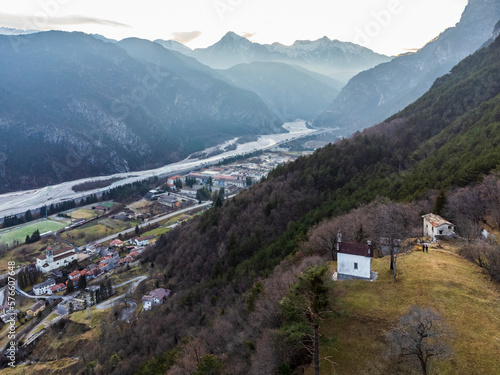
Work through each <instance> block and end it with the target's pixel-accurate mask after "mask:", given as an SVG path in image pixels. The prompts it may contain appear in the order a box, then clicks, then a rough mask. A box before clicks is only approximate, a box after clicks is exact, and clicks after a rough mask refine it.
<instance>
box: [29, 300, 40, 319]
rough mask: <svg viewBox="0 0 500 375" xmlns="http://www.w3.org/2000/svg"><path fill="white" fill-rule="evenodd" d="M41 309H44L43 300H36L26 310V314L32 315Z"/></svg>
mask: <svg viewBox="0 0 500 375" xmlns="http://www.w3.org/2000/svg"><path fill="white" fill-rule="evenodd" d="M43 310H45V301H38V302H37V303H35V304H34V305H33V306H31V307H29V308H28V310H26V315H28V316H31V317H33V316H36V315H37V314H38V313H39V312H42V311H43Z"/></svg>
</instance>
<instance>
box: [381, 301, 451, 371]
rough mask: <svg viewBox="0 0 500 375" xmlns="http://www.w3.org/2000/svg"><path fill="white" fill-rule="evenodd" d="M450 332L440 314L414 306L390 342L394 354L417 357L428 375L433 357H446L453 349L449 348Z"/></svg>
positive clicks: (399, 324) (402, 318) (390, 336)
mask: <svg viewBox="0 0 500 375" xmlns="http://www.w3.org/2000/svg"><path fill="white" fill-rule="evenodd" d="M448 334H449V329H448V327H447V325H446V324H445V322H444V321H443V318H442V317H441V315H439V313H438V312H437V311H436V310H433V309H430V308H422V307H419V306H412V307H411V308H410V311H409V312H408V313H407V314H405V315H403V316H402V317H401V318H400V319H399V322H398V323H397V325H396V326H395V327H394V329H393V330H392V331H391V332H389V333H388V334H387V338H388V339H389V341H390V342H391V344H392V345H393V348H394V354H396V355H402V356H410V357H416V358H417V359H418V361H419V362H420V367H421V369H422V374H424V375H426V374H427V363H428V361H429V358H431V357H436V356H440V357H446V356H449V355H450V354H451V349H450V348H449V347H448V346H447V345H446V336H447V335H448Z"/></svg>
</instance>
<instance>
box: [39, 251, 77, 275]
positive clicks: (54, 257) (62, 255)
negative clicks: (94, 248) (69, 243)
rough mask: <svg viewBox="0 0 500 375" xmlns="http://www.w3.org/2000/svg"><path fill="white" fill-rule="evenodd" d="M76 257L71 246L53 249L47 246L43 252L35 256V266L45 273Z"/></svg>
mask: <svg viewBox="0 0 500 375" xmlns="http://www.w3.org/2000/svg"><path fill="white" fill-rule="evenodd" d="M76 259H77V255H76V251H75V250H74V249H73V248H66V249H60V250H53V249H52V248H51V247H49V248H47V250H45V254H43V255H40V256H39V257H37V258H36V268H37V270H39V271H42V272H43V273H47V272H50V271H52V270H55V269H57V268H60V267H64V266H67V265H68V264H70V263H71V262H73V261H75V260H76Z"/></svg>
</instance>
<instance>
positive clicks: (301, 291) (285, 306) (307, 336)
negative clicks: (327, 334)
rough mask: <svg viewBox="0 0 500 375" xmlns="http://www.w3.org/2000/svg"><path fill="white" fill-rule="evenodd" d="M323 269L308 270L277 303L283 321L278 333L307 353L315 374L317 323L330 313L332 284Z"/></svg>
mask: <svg viewBox="0 0 500 375" xmlns="http://www.w3.org/2000/svg"><path fill="white" fill-rule="evenodd" d="M327 270H328V266H327V265H326V264H323V265H321V266H313V267H308V268H307V269H306V270H305V271H304V272H303V273H301V274H300V275H298V277H297V282H296V283H295V284H293V285H292V286H291V287H290V291H289V292H288V293H287V295H286V296H285V298H283V300H282V301H281V308H282V314H283V319H284V323H283V324H282V326H281V330H282V332H284V333H285V335H286V336H287V337H288V338H289V339H291V340H292V341H295V342H301V343H302V344H303V345H304V347H305V348H306V349H307V350H308V351H309V354H310V355H311V357H312V358H313V361H314V373H315V375H319V344H320V333H319V330H320V323H321V322H322V320H323V319H324V318H325V317H326V316H327V315H328V314H330V313H331V311H329V310H330V306H331V299H330V289H331V285H332V284H331V282H329V281H328V280H327V276H326V274H327Z"/></svg>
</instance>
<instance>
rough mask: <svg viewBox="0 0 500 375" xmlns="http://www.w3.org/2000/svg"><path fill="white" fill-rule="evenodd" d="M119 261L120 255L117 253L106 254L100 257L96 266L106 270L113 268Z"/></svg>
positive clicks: (103, 270)
mask: <svg viewBox="0 0 500 375" xmlns="http://www.w3.org/2000/svg"><path fill="white" fill-rule="evenodd" d="M119 261H120V255H119V254H118V253H113V254H112V255H107V256H105V257H104V258H102V259H101V261H100V262H99V265H98V267H99V268H100V269H101V271H102V272H108V271H110V270H112V269H113V268H115V267H117V266H118V262H119Z"/></svg>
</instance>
